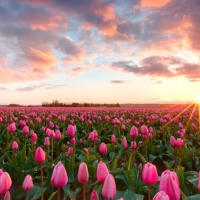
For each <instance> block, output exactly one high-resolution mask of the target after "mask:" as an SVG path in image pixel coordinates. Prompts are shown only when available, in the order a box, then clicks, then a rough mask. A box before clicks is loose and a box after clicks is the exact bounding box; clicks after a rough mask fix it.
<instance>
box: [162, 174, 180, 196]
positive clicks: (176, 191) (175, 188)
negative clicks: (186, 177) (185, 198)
mask: <svg viewBox="0 0 200 200" xmlns="http://www.w3.org/2000/svg"><path fill="white" fill-rule="evenodd" d="M159 191H164V192H165V193H166V194H167V195H168V196H169V199H173V200H179V199H180V196H181V193H180V183H179V180H178V176H177V174H176V172H174V171H173V172H171V171H170V170H165V171H164V172H163V173H162V174H161V177H160V185H159Z"/></svg>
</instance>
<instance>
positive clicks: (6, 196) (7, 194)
mask: <svg viewBox="0 0 200 200" xmlns="http://www.w3.org/2000/svg"><path fill="white" fill-rule="evenodd" d="M10 199H11V198H10V192H9V191H7V192H6V194H5V196H4V198H3V200H10Z"/></svg>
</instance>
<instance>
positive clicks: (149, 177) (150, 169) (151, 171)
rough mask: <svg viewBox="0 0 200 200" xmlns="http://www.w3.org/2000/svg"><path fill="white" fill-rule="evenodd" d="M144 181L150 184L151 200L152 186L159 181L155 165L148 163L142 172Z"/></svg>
mask: <svg viewBox="0 0 200 200" xmlns="http://www.w3.org/2000/svg"><path fill="white" fill-rule="evenodd" d="M142 180H143V181H144V182H145V183H147V184H148V199H149V200H150V185H152V184H155V183H156V182H157V181H158V172H157V168H156V166H155V165H153V164H152V163H149V162H148V163H146V164H145V165H144V167H143V170H142Z"/></svg>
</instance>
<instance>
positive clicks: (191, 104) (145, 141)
mask: <svg viewBox="0 0 200 200" xmlns="http://www.w3.org/2000/svg"><path fill="white" fill-rule="evenodd" d="M193 105H195V101H194V102H192V103H190V104H189V105H188V106H187V107H186V108H185V109H184V110H182V111H181V112H180V113H179V114H177V115H176V116H175V117H174V118H173V119H172V120H170V121H169V122H168V123H166V124H165V125H163V126H162V127H161V128H160V129H159V130H158V131H156V132H155V133H154V134H153V137H155V136H156V135H157V134H158V133H159V132H160V131H162V130H163V129H164V128H165V127H167V126H168V125H169V124H171V123H172V122H173V121H174V120H175V119H176V118H177V117H179V116H181V115H182V114H183V113H184V112H185V111H187V110H188V109H189V108H190V107H192V106H193ZM199 130H200V106H199ZM148 140H149V139H148V138H146V139H145V140H144V141H143V142H142V143H141V144H140V145H139V146H138V149H140V148H141V147H142V146H144V145H145V144H146V143H147V142H148Z"/></svg>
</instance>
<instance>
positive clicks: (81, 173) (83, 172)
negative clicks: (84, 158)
mask: <svg viewBox="0 0 200 200" xmlns="http://www.w3.org/2000/svg"><path fill="white" fill-rule="evenodd" d="M88 179H89V172H88V168H87V165H86V164H85V163H84V162H82V163H81V164H80V165H79V168H78V181H79V182H80V183H86V182H88Z"/></svg>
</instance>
